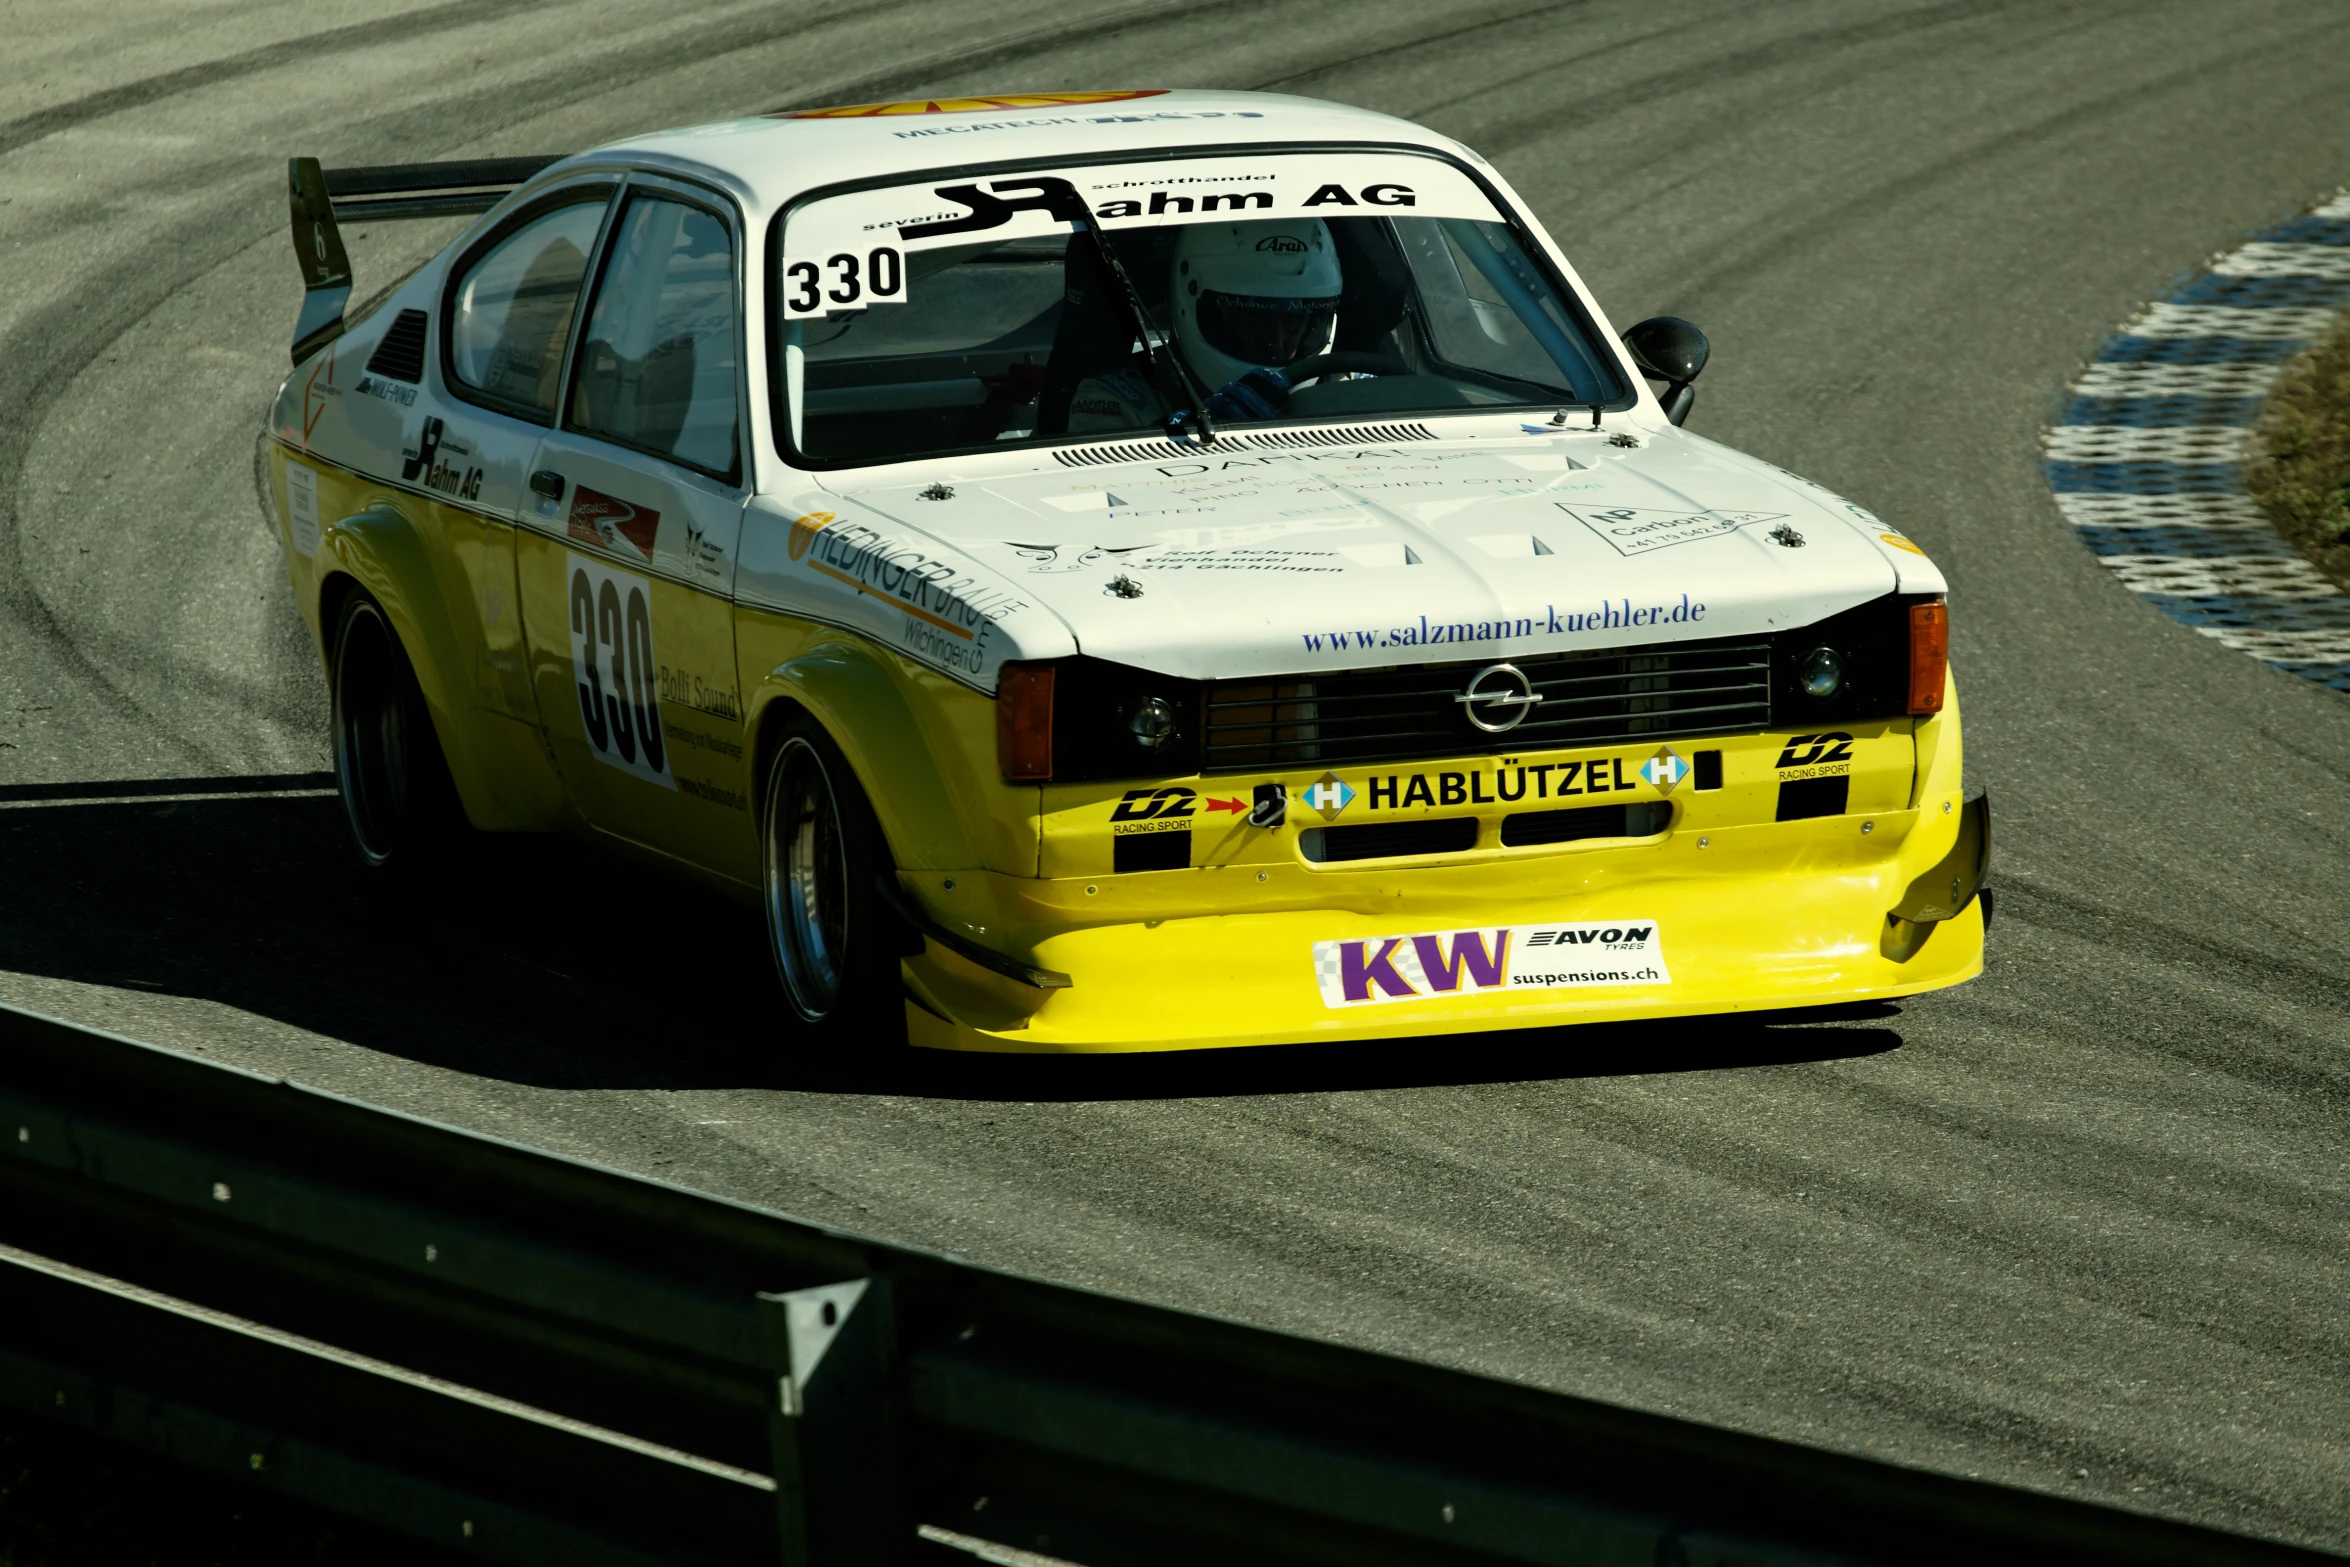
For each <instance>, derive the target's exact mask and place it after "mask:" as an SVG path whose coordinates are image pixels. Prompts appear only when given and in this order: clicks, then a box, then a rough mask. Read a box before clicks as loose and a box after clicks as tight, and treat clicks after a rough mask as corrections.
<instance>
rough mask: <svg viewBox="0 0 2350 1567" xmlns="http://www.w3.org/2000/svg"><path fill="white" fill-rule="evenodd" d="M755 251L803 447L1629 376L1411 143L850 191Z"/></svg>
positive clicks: (880, 448)
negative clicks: (764, 250) (768, 254)
mask: <svg viewBox="0 0 2350 1567" xmlns="http://www.w3.org/2000/svg"><path fill="white" fill-rule="evenodd" d="M1080 204H1082V205H1080ZM1080 211H1086V212H1090V213H1091V214H1092V215H1093V217H1094V219H1095V220H1096V221H1097V222H1098V223H1099V224H1100V227H1101V230H1102V237H1103V239H1104V241H1106V243H1107V246H1108V248H1109V249H1110V251H1111V252H1112V253H1113V254H1114V256H1115V258H1116V260H1117V263H1118V268H1117V270H1118V271H1122V272H1123V273H1124V274H1125V280H1124V282H1121V281H1120V279H1119V278H1118V277H1117V276H1116V275H1115V274H1114V273H1113V272H1112V271H1111V270H1110V269H1108V268H1105V266H1104V265H1103V263H1102V258H1101V254H1100V250H1099V248H1098V247H1097V244H1096V241H1095V239H1094V237H1093V236H1092V235H1090V234H1088V233H1087V232H1085V231H1084V225H1082V224H1081V223H1079V222H1078V221H1076V216H1077V214H1078V213H1079V212H1080ZM773 254H774V255H775V258H776V259H775V263H774V267H775V270H774V275H773V277H772V279H771V281H772V283H773V286H774V290H775V293H774V297H775V299H776V300H777V304H778V308H777V310H776V316H777V318H778V320H779V321H780V323H781V325H780V347H781V352H780V353H779V354H777V355H776V356H775V359H776V376H777V380H778V383H779V384H778V385H777V387H776V389H775V391H776V397H775V404H776V407H777V410H778V419H779V421H780V423H781V425H782V428H781V429H779V431H778V432H777V433H778V436H779V439H781V440H782V441H783V443H784V444H785V446H786V448H787V449H788V450H790V451H792V452H794V453H795V454H797V455H798V456H799V457H800V458H802V459H803V460H805V461H808V462H811V463H814V464H817V465H820V466H838V465H847V464H863V463H883V462H898V461H903V460H905V459H908V458H914V457H923V456H929V455H933V454H937V453H944V452H955V451H969V450H972V449H975V448H987V447H994V446H999V445H1006V444H1014V443H1021V442H1038V441H1059V440H1067V439H1070V438H1072V437H1083V436H1087V435H1095V434H1117V433H1121V432H1128V433H1132V432H1142V433H1157V432H1158V431H1160V430H1162V429H1163V428H1164V427H1165V425H1166V423H1167V420H1168V418H1169V417H1170V416H1171V415H1172V414H1174V413H1175V412H1176V411H1177V410H1179V409H1184V408H1187V407H1189V406H1190V404H1192V403H1193V402H1195V401H1198V400H1200V399H1201V398H1202V397H1204V398H1205V400H1207V401H1208V403H1209V405H1210V411H1211V412H1212V414H1213V415H1214V418H1215V422H1216V423H1217V424H1218V425H1219V426H1222V425H1226V424H1259V425H1261V424H1266V423H1278V422H1283V421H1289V420H1315V419H1332V418H1350V417H1356V416H1363V415H1375V416H1378V417H1382V418H1391V417H1394V416H1397V415H1404V414H1420V415H1425V414H1435V413H1444V412H1452V411H1460V410H1465V409H1477V408H1505V407H1511V406H1526V405H1532V406H1539V407H1543V408H1555V407H1557V406H1559V405H1561V404H1589V403H1600V404H1612V403H1618V402H1621V401H1623V400H1625V399H1627V398H1628V397H1629V396H1630V395H1631V392H1630V388H1629V387H1628V386H1627V385H1626V384H1625V382H1624V380H1623V378H1622V376H1621V375H1620V374H1619V372H1618V371H1617V370H1616V368H1615V365H1614V362H1613V360H1612V359H1611V358H1610V357H1609V356H1608V355H1606V354H1604V353H1602V352H1600V351H1598V349H1597V348H1596V346H1595V345H1594V343H1593V341H1592V333H1591V328H1590V325H1589V323H1588V321H1587V319H1586V318H1585V316H1584V314H1583V312H1582V311H1581V310H1580V309H1579V308H1578V307H1577V305H1576V303H1575V301H1574V299H1573V297H1572V296H1571V295H1570V294H1568V293H1567V292H1566V290H1565V288H1564V287H1563V285H1562V284H1560V283H1559V282H1558V281H1557V280H1556V279H1555V278H1554V277H1553V276H1552V274H1551V272H1550V269H1549V268H1548V267H1547V266H1546V265H1544V264H1543V262H1542V261H1541V260H1540V259H1539V258H1538V257H1537V256H1535V255H1532V254H1529V253H1528V251H1527V250H1526V248H1525V247H1524V246H1523V245H1522V244H1521V243H1520V242H1519V239H1518V236H1517V234H1516V232H1515V231H1514V230H1513V229H1512V228H1511V227H1510V225H1509V224H1508V223H1507V222H1505V221H1503V218H1502V214H1500V213H1499V212H1497V211H1496V210H1495V208H1494V206H1493V203H1492V201H1491V199H1490V198H1489V197H1488V196H1487V195H1486V194H1485V193H1484V191H1483V190H1482V189H1481V188H1480V187H1479V186H1478V185H1477V183H1476V182H1475V181H1474V180H1472V179H1470V178H1469V177H1468V175H1466V174H1465V173H1464V172H1462V171H1461V170H1460V169H1458V168H1456V167H1454V166H1453V165H1451V164H1449V163H1445V162H1443V161H1440V160H1438V159H1435V158H1430V157H1419V156H1414V155H1412V154H1408V153H1400V152H1398V153H1345V154H1331V153H1303V152H1301V153H1292V154H1272V155H1264V154H1258V155H1251V156H1248V157H1245V158H1235V157H1212V158H1208V157H1203V158H1187V159H1168V160H1161V161H1156V162H1151V163H1123V164H1105V165H1101V166H1096V167H1087V168H1054V169H1040V170H1037V171H1035V172H1033V173H1026V172H1012V173H999V174H996V175H992V176H989V177H986V178H984V179H981V180H977V181H971V180H960V179H946V180H936V179H934V180H926V181H921V182H914V183H908V184H904V185H896V186H889V187H884V188H879V189H871V190H861V191H855V192H850V193H847V194H843V195H838V196H827V197H820V198H818V199H816V200H813V201H807V202H803V203H801V204H800V205H799V206H798V207H795V208H794V209H792V210H791V212H790V213H789V214H788V215H787V218H786V220H785V224H784V227H783V229H782V232H781V243H780V244H778V245H777V246H775V247H773ZM1129 286H1130V288H1131V293H1130V292H1129ZM1130 299H1131V300H1135V301H1138V302H1139V305H1140V307H1141V313H1142V315H1143V316H1144V318H1145V320H1144V322H1142V323H1140V324H1138V323H1137V321H1136V319H1135V311H1134V309H1133V308H1132V306H1131V305H1130V304H1129V300H1130ZM1145 330H1147V332H1148V334H1149V341H1148V342H1147V343H1146V341H1145V339H1144V331H1145ZM1154 348H1156V349H1157V350H1158V351H1157V352H1153V351H1152V350H1153V349H1154Z"/></svg>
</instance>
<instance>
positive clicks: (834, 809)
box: [759, 719, 906, 1048]
mask: <svg viewBox="0 0 2350 1567" xmlns="http://www.w3.org/2000/svg"><path fill="white" fill-rule="evenodd" d="M762 806H763V808H762V810H761V812H760V816H759V823H760V845H761V859H762V861H763V865H762V870H763V873H764V876H763V880H764V883H765V885H764V887H763V889H762V890H763V893H764V897H763V899H762V901H763V902H764V903H765V905H766V910H767V941H768V945H769V947H770V948H771V949H772V950H773V951H774V954H775V972H776V976H777V977H778V978H779V979H780V980H782V982H783V993H784V997H785V999H786V1000H788V1001H789V1002H790V1003H791V1008H792V1010H793V1011H794V1012H795V1013H797V1014H798V1015H799V1019H800V1022H801V1025H802V1026H803V1027H804V1028H805V1029H806V1030H807V1031H808V1033H809V1035H810V1036H811V1037H812V1038H813V1039H815V1040H816V1041H818V1042H820V1043H823V1044H832V1043H835V1042H837V1043H838V1044H840V1045H841V1046H842V1047H843V1048H872V1047H874V1046H887V1045H893V1044H902V1043H904V1041H905V1034H906V1018H905V1004H904V1000H903V998H902V996H901V994H900V990H901V986H900V983H899V979H898V958H899V955H900V954H901V952H902V951H903V950H904V948H905V946H906V942H905V939H904V933H903V932H902V931H901V930H900V928H899V925H898V921H897V919H896V917H895V916H893V915H892V914H891V913H890V911H889V908H888V906H887V905H886V904H884V903H883V902H882V896H881V891H880V888H879V885H878V883H879V880H880V878H881V877H884V876H889V875H893V874H895V873H894V870H893V868H892V866H891V864H890V858H889V851H888V849H887V847H886V846H885V845H884V844H883V842H882V838H881V829H880V826H879V824H878V823H877V822H875V820H874V819H873V807H872V806H871V805H870V804H869V803H868V802H867V801H866V799H865V791H864V790H863V789H862V788H861V787H859V785H858V783H857V780H856V777H855V775H854V774H852V773H851V772H850V771H849V766H848V761H847V759H846V758H845V757H843V756H842V755H841V753H840V748H839V747H838V746H836V745H834V744H833V743H832V737H831V736H829V735H827V734H826V733H825V732H824V731H823V730H822V729H821V728H819V727H818V726H817V725H816V724H814V723H812V722H810V721H808V720H806V719H793V720H792V721H791V722H789V723H788V724H786V725H785V726H784V731H783V734H782V737H781V739H780V740H779V741H778V742H777V745H776V748H775V755H774V758H773V760H772V761H770V762H769V764H768V768H767V787H766V791H765V795H764V798H763V801H762Z"/></svg>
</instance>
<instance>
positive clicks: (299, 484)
mask: <svg viewBox="0 0 2350 1567" xmlns="http://www.w3.org/2000/svg"><path fill="white" fill-rule="evenodd" d="M286 531H287V532H288V533H289V534H291V535H292V537H293V541H294V553H295V554H297V555H300V556H303V557H304V558H308V557H311V556H314V555H316V554H317V553H318V470H316V469H315V468H306V467H304V466H303V465H302V464H300V463H298V462H289V463H287V464H286Z"/></svg>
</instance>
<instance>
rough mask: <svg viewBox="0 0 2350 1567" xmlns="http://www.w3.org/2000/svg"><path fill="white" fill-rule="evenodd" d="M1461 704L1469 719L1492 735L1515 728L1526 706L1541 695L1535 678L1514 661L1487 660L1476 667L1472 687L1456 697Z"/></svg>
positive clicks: (1470, 685) (1529, 705)
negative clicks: (1481, 667)
mask: <svg viewBox="0 0 2350 1567" xmlns="http://www.w3.org/2000/svg"><path fill="white" fill-rule="evenodd" d="M1453 700H1454V701H1455V702H1458V703H1460V704H1461V711H1462V712H1463V713H1465V714H1467V715H1468V719H1469V722H1470V723H1472V724H1475V725H1476V726H1477V727H1478V728H1480V729H1482V730H1484V731H1485V732H1486V733H1487V734H1489V735H1497V734H1500V733H1501V732H1502V731H1503V730H1505V729H1515V728H1517V727H1518V724H1519V721H1520V720H1522V719H1523V718H1525V716H1526V709H1528V708H1530V707H1532V706H1533V705H1534V704H1535V703H1537V702H1539V701H1541V700H1542V698H1540V697H1538V696H1536V695H1535V694H1534V682H1533V681H1531V680H1528V679H1527V678H1526V675H1525V672H1524V671H1523V670H1521V669H1519V668H1518V666H1517V665H1515V664H1488V665H1486V666H1485V667H1484V668H1483V669H1480V670H1478V671H1477V676H1476V678H1475V679H1473V680H1471V681H1470V682H1469V689H1468V690H1466V691H1463V692H1462V693H1461V694H1460V695H1459V696H1456V697H1454V698H1453Z"/></svg>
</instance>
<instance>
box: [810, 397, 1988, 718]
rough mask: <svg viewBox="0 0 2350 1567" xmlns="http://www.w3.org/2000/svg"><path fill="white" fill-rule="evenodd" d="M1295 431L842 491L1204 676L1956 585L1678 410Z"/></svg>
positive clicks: (1011, 582) (1600, 642)
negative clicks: (1301, 442)
mask: <svg viewBox="0 0 2350 1567" xmlns="http://www.w3.org/2000/svg"><path fill="white" fill-rule="evenodd" d="M1280 438H1281V437H1280V435H1278V434H1271V435H1260V436H1256V437H1253V438H1252V437H1247V436H1243V437H1241V438H1240V439H1241V440H1250V441H1253V442H1254V443H1261V444H1256V445H1255V446H1254V449H1251V448H1249V447H1242V446H1241V445H1240V444H1239V441H1226V442H1219V443H1218V444H1217V446H1216V447H1214V448H1212V449H1207V450H1202V451H1200V452H1198V453H1197V454H1191V453H1179V452H1177V450H1176V449H1175V448H1173V447H1171V446H1168V445H1167V444H1166V443H1158V442H1154V443H1148V446H1147V447H1146V450H1147V449H1149V448H1155V449H1156V451H1157V452H1158V453H1159V455H1157V456H1153V457H1145V458H1143V459H1142V460H1137V461H1128V462H1116V461H1112V462H1107V463H1097V464H1096V465H1092V466H1087V467H1084V468H1074V469H1060V470H1055V471H1052V472H1046V473H1037V472H1034V471H1029V472H1023V473H1019V474H1015V475H1009V476H988V475H986V474H984V473H980V472H971V473H967V474H964V475H945V476H942V479H940V480H933V481H930V482H928V483H912V482H898V483H892V484H885V485H878V486H874V487H861V486H854V485H851V486H845V487H843V488H842V489H841V490H840V492H839V493H840V494H841V495H842V497H843V499H844V500H845V501H847V502H851V503H853V504H854V505H856V506H858V507H861V508H869V509H870V510H871V511H874V512H878V513H881V514H882V515H883V516H885V517H887V518H889V519H890V520H892V521H893V522H895V523H896V524H898V525H899V527H900V528H902V529H907V530H915V531H918V532H919V533H921V534H924V535H927V536H928V537H929V538H930V539H932V540H935V541H937V542H938V543H939V544H941V545H944V546H946V547H947V549H948V550H949V551H951V552H952V553H953V554H955V555H959V556H961V557H964V558H965V559H967V560H968V561H969V562H970V563H971V564H972V565H973V566H976V567H978V568H980V569H981V570H982V571H983V572H984V573H985V574H986V575H987V576H989V577H991V578H993V579H995V580H997V581H999V582H1002V583H1005V584H1006V585H1008V586H1011V587H1013V588H1015V589H1016V591H1017V592H1018V593H1019V595H1020V596H1021V597H1022V598H1023V599H1024V600H1026V601H1027V603H1028V604H1030V605H1033V606H1034V607H1035V608H1036V609H1039V610H1043V611H1046V612H1049V613H1050V614H1051V615H1052V616H1054V617H1056V618H1057V619H1058V620H1059V622H1060V623H1061V624H1062V625H1063V626H1065V627H1066V628H1067V630H1068V633H1069V635H1070V637H1071V638H1073V639H1074V641H1075V643H1076V646H1077V648H1078V649H1079V650H1080V651H1082V652H1084V653H1087V654H1090V655H1092V656H1094V657H1097V658H1104V659H1111V660H1115V661H1116V662H1119V663H1123V664H1130V665H1134V666H1137V667H1140V668H1144V669H1150V670H1154V671H1158V672H1160V673H1164V674H1169V675H1177V676H1183V677H1187V678H1192V679H1214V678H1227V677H1233V676H1250V675H1271V674H1290V673H1300V672H1306V671H1312V670H1324V669H1330V668H1333V667H1345V666H1348V665H1354V666H1361V665H1388V664H1404V663H1421V662H1435V661H1450V660H1458V659H1471V658H1484V657H1492V658H1496V659H1499V658H1509V657H1515V656H1522V655H1526V654H1534V653H1547V652H1560V651H1572V650H1577V649H1585V648H1605V647H1621V646H1625V645H1633V644H1642V643H1656V642H1674V641H1688V640H1695V639H1700V638H1710V637H1722V636H1752V635H1757V634H1762V633H1768V632H1771V631H1776V630H1782V629H1785V628H1788V627H1793V626H1801V625H1806V624H1809V623H1810V622H1812V621H1815V620H1819V619H1822V618H1824V617H1826V616H1828V615H1832V614H1835V613H1837V612H1838V611H1840V610H1844V609H1848V608H1850V607H1852V606H1853V605H1855V604H1859V603H1862V602H1865V601H1867V600H1869V599H1872V598H1876V597H1879V596H1881V595H1883V594H1886V593H1890V592H1895V591H1912V592H1917V591H1924V592H1938V591H1940V590H1941V588H1942V580H1941V577H1940V575H1939V573H1937V572H1935V571H1934V569H1933V567H1932V565H1931V564H1930V563H1929V562H1927V561H1926V560H1925V558H1924V557H1923V555H1922V554H1920V553H1918V552H1917V549H1916V546H1915V545H1913V544H1911V543H1909V541H1908V540H1907V539H1904V538H1903V537H1902V536H1901V535H1900V534H1899V533H1898V532H1896V531H1894V530H1892V529H1890V528H1888V527H1887V526H1886V525H1885V524H1883V523H1881V522H1879V521H1878V520H1877V519H1876V518H1874V517H1873V516H1871V515H1870V514H1869V513H1868V512H1866V511H1865V510H1863V509H1862V508H1860V507H1858V506H1854V505H1851V504H1850V503H1848V502H1845V501H1843V500H1842V499H1840V498H1839V497H1837V496H1834V495H1832V494H1830V493H1829V492H1827V491H1825V490H1822V489H1820V488H1819V487H1818V486H1816V485H1813V484H1811V483H1809V482H1808V481H1806V480H1803V479H1799V478H1797V477H1795V476H1794V475H1791V474H1786V473H1784V472H1782V471H1780V470H1777V469H1774V468H1771V467H1770V466H1769V465H1767V464H1764V463H1760V462H1757V461H1756V460H1754V459H1752V458H1749V457H1746V456H1743V455H1742V454H1739V453H1736V452H1733V451H1731V450H1729V449H1728V448H1725V447H1722V446H1718V445H1716V444H1714V443H1713V442H1710V441H1706V440H1703V439H1701V438H1699V437H1695V436H1691V435H1689V434H1687V433H1686V432H1683V431H1679V430H1667V431H1664V432H1661V433H1660V432H1655V431H1634V430H1628V429H1618V430H1614V431H1575V432H1572V433H1567V432H1562V433H1560V434H1555V435H1553V434H1547V433H1545V434H1540V435H1529V436H1527V437H1526V438H1524V439H1512V440H1493V439H1485V440H1477V441H1468V442H1455V443H1445V442H1434V441H1431V442H1424V443H1423V442H1398V443H1396V444H1393V445H1345V446H1319V447H1305V446H1300V447H1297V448H1293V449H1281V448H1277V447H1272V446H1271V445H1270V443H1271V442H1272V441H1274V440H1277V439H1280ZM1080 450H1087V449H1083V448H1081V449H1080ZM1093 454H1104V453H1103V449H1101V448H1093V449H1090V452H1089V455H1093ZM899 472H900V473H902V472H903V470H899ZM1019 640H1021V641H1027V640H1030V639H1029V638H1020V639H1019ZM1007 651H1009V650H1007ZM1015 656H1016V655H1015ZM989 683H991V684H992V681H991V682H989Z"/></svg>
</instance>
